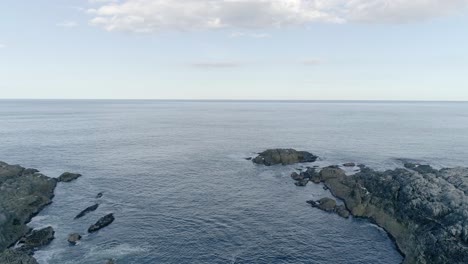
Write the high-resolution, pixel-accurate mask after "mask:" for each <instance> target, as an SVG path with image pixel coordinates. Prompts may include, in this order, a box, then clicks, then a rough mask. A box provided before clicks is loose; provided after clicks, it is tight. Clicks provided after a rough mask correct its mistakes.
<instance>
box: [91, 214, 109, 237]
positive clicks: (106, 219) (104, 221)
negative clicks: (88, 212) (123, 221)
mask: <svg viewBox="0 0 468 264" xmlns="http://www.w3.org/2000/svg"><path fill="white" fill-rule="evenodd" d="M114 220H115V218H114V214H108V215H105V216H103V217H101V219H99V220H98V221H97V222H96V223H95V224H94V225H92V226H90V227H89V228H88V233H94V232H96V231H98V230H100V229H102V228H104V227H106V226H108V225H110V224H111V223H112V222H114Z"/></svg>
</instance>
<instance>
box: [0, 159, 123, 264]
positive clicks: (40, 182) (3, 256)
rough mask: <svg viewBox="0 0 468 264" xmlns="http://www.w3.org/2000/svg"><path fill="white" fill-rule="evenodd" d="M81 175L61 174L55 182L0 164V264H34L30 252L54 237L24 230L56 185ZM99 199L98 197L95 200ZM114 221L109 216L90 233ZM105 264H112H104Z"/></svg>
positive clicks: (32, 171)
mask: <svg viewBox="0 0 468 264" xmlns="http://www.w3.org/2000/svg"><path fill="white" fill-rule="evenodd" d="M79 177H81V174H77V173H69V172H65V173H63V174H62V175H60V176H59V177H58V178H50V177H47V176H45V175H43V174H41V173H40V172H39V171H38V170H36V169H26V168H23V167H21V166H19V165H9V164H7V163H5V162H1V161H0V263H2V264H3V263H8V264H37V261H36V260H35V259H34V257H33V256H32V255H33V254H34V251H36V250H38V249H40V248H41V247H44V246H46V245H48V244H49V243H50V242H51V241H52V240H53V239H54V235H55V231H54V229H53V228H52V227H50V226H48V227H44V228H42V229H37V230H32V229H31V228H29V227H28V226H27V224H28V223H29V222H30V221H31V219H32V218H33V217H34V216H35V215H37V214H38V213H39V212H40V211H41V210H42V209H43V208H44V207H46V206H47V205H49V204H50V203H52V198H53V197H54V190H55V188H56V186H57V183H58V182H65V183H67V182H71V181H74V180H76V179H78V178H79ZM100 197H102V193H99V194H98V195H97V198H100ZM97 208H98V205H97V204H96V205H94V206H90V207H88V208H86V209H85V210H83V211H82V212H81V213H80V214H79V215H77V218H79V217H81V216H83V215H85V214H87V213H90V212H92V211H94V210H96V209H97ZM112 221H114V217H113V214H109V215H106V216H104V217H102V218H101V219H100V220H99V221H98V222H97V223H96V224H94V225H91V226H90V229H91V230H93V232H95V231H97V230H99V229H101V228H104V227H105V226H107V225H109V224H110V223H112ZM79 239H81V235H79V234H77V233H76V234H71V235H70V238H69V242H70V243H71V244H76V242H77V241H78V240H79ZM107 263H113V260H108V261H107Z"/></svg>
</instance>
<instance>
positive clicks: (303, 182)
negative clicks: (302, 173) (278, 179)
mask: <svg viewBox="0 0 468 264" xmlns="http://www.w3.org/2000/svg"><path fill="white" fill-rule="evenodd" d="M308 182H309V179H302V180H299V181H296V182H295V183H294V184H295V185H296V186H301V187H304V186H306V185H307V183H308Z"/></svg>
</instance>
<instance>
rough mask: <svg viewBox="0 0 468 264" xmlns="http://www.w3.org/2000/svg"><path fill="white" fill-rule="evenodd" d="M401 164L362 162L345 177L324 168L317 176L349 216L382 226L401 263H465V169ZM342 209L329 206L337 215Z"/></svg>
mask: <svg viewBox="0 0 468 264" xmlns="http://www.w3.org/2000/svg"><path fill="white" fill-rule="evenodd" d="M405 167H406V168H407V169H394V170H387V171H384V172H378V171H374V170H372V169H369V168H367V167H365V166H362V167H361V172H358V173H356V174H354V175H351V176H346V175H345V173H344V171H342V170H340V169H336V168H324V169H322V170H321V171H320V180H321V181H322V182H323V183H324V184H325V185H326V186H328V187H329V188H330V191H331V192H332V194H333V195H334V196H336V197H338V198H340V199H342V200H343V201H344V202H345V204H346V208H348V209H349V210H350V212H351V214H352V215H354V216H357V217H364V218H370V219H372V221H374V222H375V223H376V224H377V225H379V226H381V227H382V228H384V229H385V230H386V231H387V232H388V233H389V234H390V235H391V236H392V237H393V238H394V240H395V242H396V244H397V246H398V248H399V249H400V251H401V252H402V253H403V254H404V256H405V260H404V263H405V264H409V263H447V264H449V263H450V264H452V263H453V264H455V263H457V264H458V263H459V264H462V263H468V221H467V219H468V184H467V183H468V168H453V169H442V170H436V169H433V168H432V167H430V166H428V165H416V164H406V165H405ZM321 204H322V203H320V205H321ZM320 205H317V206H320ZM331 206H332V203H330V205H329V206H327V208H328V209H329V208H331ZM344 209H345V208H343V207H340V206H336V207H335V211H336V213H338V214H340V215H342V216H343V217H345V216H346V212H345V211H344Z"/></svg>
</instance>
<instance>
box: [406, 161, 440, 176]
mask: <svg viewBox="0 0 468 264" xmlns="http://www.w3.org/2000/svg"><path fill="white" fill-rule="evenodd" d="M404 166H405V168H407V169H410V170H414V171H417V172H419V173H422V174H425V173H437V170H435V169H433V168H432V167H431V166H429V165H420V164H414V163H405V164H404Z"/></svg>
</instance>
